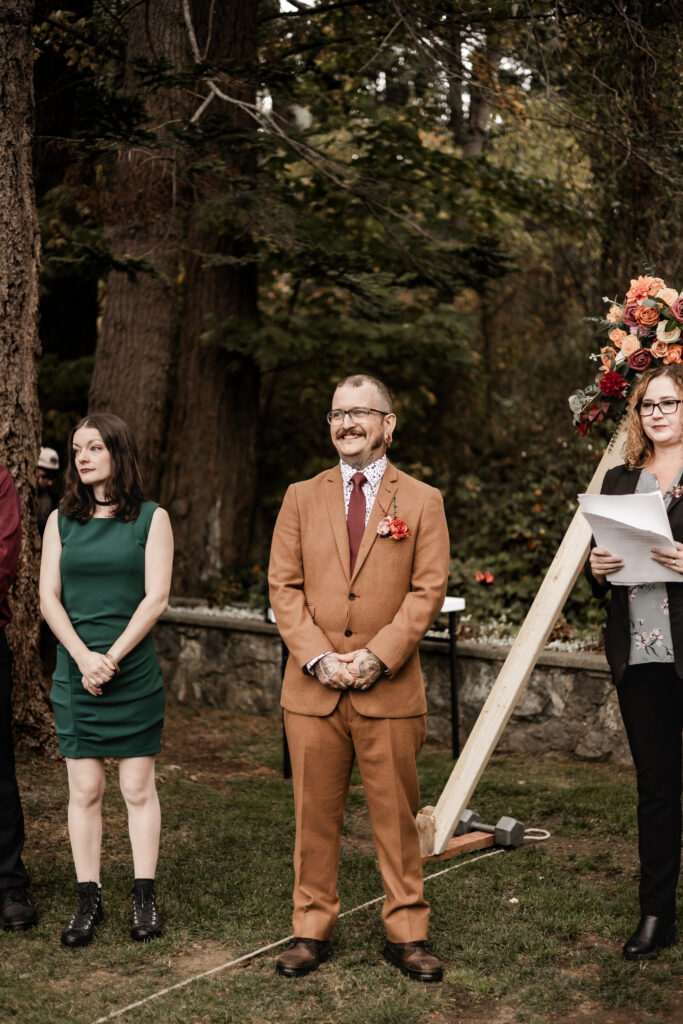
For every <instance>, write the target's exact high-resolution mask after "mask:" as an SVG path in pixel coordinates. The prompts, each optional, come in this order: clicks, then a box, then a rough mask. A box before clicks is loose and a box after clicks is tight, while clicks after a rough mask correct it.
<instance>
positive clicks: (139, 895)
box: [130, 878, 161, 942]
mask: <svg viewBox="0 0 683 1024" xmlns="http://www.w3.org/2000/svg"><path fill="white" fill-rule="evenodd" d="M131 893H132V896H133V924H132V927H131V929H130V936H131V938H132V939H135V941H136V942H147V940H148V939H156V938H157V937H158V936H159V935H161V914H160V913H159V907H158V906H157V898H156V893H155V892H154V879H153V878H136V879H135V882H134V883H133V888H132V890H131Z"/></svg>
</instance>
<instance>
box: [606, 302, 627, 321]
mask: <svg viewBox="0 0 683 1024" xmlns="http://www.w3.org/2000/svg"><path fill="white" fill-rule="evenodd" d="M623 312H624V310H623V307H622V306H617V304H616V302H614V303H612V305H611V306H610V308H609V313H608V314H607V316H606V317H605V320H609V322H610V323H611V324H618V323H619V321H620V320H621V314H622V313H623Z"/></svg>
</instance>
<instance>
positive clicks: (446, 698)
mask: <svg viewBox="0 0 683 1024" xmlns="http://www.w3.org/2000/svg"><path fill="white" fill-rule="evenodd" d="M155 641H156V645H157V650H158V653H159V658H160V661H161V665H162V670H163V673H164V678H165V680H166V686H167V691H168V693H169V695H171V696H172V697H173V698H175V699H176V700H178V701H180V702H182V703H186V702H194V703H197V704H206V705H208V706H210V707H216V708H235V709H236V710H239V711H246V712H249V713H251V714H260V715H279V714H280V706H279V695H280V683H281V678H282V647H281V643H280V638H279V636H278V633H277V629H276V627H275V626H274V625H272V624H271V623H268V622H263V621H261V620H259V619H257V618H254V619H246V618H241V619H238V618H234V617H231V616H229V615H220V614H216V613H215V612H213V611H207V610H202V609H200V608H191V609H186V608H169V610H168V611H167V612H166V613H165V614H164V616H163V617H162V619H161V620H160V622H159V623H158V624H157V625H156V627H155ZM508 650H509V648H508V647H504V646H498V645H494V644H477V643H473V642H461V643H459V644H458V646H457V651H458V687H459V707H460V740H461V744H462V743H464V742H465V740H466V738H467V735H468V733H469V730H470V729H471V727H472V725H473V723H474V722H475V720H476V717H477V715H478V714H479V711H480V710H481V707H482V705H483V703H484V701H485V700H486V697H487V695H488V693H489V691H490V689H491V687H492V685H493V683H494V682H495V679H496V677H497V675H498V672H499V670H500V667H501V665H502V663H503V661H504V660H505V658H506V656H507V653H508ZM421 660H422V667H423V672H424V677H425V683H426V687H427V703H428V706H429V727H428V736H429V738H430V739H433V740H437V741H438V742H441V743H445V744H450V742H451V696H450V675H449V645H448V643H447V642H446V641H441V640H431V639H430V640H425V641H424V643H423V644H422V646H421ZM497 749H498V750H499V751H525V752H531V751H533V752H537V753H538V754H539V755H545V754H553V753H557V754H563V755H567V754H571V755H575V756H576V757H580V758H584V759H592V760H611V761H615V762H617V763H620V764H621V763H623V764H628V763H630V755H629V752H628V747H627V744H626V737H625V735H624V729H623V726H622V724H621V718H620V715H619V707H618V704H617V700H616V694H615V692H614V688H613V686H612V684H611V682H610V676H609V672H608V669H607V662H606V661H605V659H604V658H603V657H602V656H601V655H596V654H583V653H568V652H564V651H545V652H544V653H543V655H542V656H541V658H540V659H539V662H538V664H537V666H536V668H535V669H534V671H533V673H532V676H531V680H530V682H529V685H528V686H527V688H526V690H525V691H524V693H523V695H522V697H521V700H520V702H519V704H518V705H517V708H516V709H515V711H514V712H513V715H512V718H511V719H510V722H509V724H508V726H507V728H506V729H505V732H504V733H503V735H502V737H501V739H500V742H499V744H498V748H497Z"/></svg>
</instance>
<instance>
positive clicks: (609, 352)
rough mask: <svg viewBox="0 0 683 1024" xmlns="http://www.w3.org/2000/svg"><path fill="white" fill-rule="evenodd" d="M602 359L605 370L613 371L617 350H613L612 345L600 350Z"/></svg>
mask: <svg viewBox="0 0 683 1024" xmlns="http://www.w3.org/2000/svg"><path fill="white" fill-rule="evenodd" d="M600 358H601V359H602V365H603V366H604V367H605V369H606V370H611V369H612V363H613V362H614V360H615V359H616V358H617V350H616V349H614V348H612V347H611V345H605V347H604V348H601V349H600Z"/></svg>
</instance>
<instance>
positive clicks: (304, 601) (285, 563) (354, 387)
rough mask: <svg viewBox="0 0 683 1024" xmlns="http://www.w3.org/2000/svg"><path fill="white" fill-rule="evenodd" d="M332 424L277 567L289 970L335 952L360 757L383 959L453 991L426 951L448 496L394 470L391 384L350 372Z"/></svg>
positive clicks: (278, 536) (287, 507) (284, 531)
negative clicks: (428, 663)
mask: <svg viewBox="0 0 683 1024" xmlns="http://www.w3.org/2000/svg"><path fill="white" fill-rule="evenodd" d="M327 419H328V422H329V424H330V434H331V438H332V443H333V445H334V447H335V448H336V449H337V451H338V453H339V456H340V463H339V464H338V465H336V466H335V467H334V469H330V470H327V471H326V472H324V473H321V474H320V475H319V476H316V477H314V478H313V479H312V480H304V481H302V482H300V483H296V484H293V485H292V486H291V487H290V488H289V489H288V491H287V493H286V495H285V498H284V501H283V503H282V508H281V510H280V514H279V516H278V519H277V523H276V525H275V532H274V534H273V544H272V551H271V559H270V569H269V582H270V600H271V604H272V606H273V610H274V612H275V618H276V620H277V624H278V627H279V630H280V634H281V636H282V638H283V640H284V642H285V644H286V645H287V647H288V649H289V652H290V657H289V660H288V662H287V668H286V671H285V677H284V683H283V687H282V706H283V708H284V716H285V726H286V730H287V739H288V741H289V749H290V753H291V758H292V774H293V782H294V807H295V814H296V843H295V848H294V869H295V883H294V915H293V929H294V935H295V938H294V940H293V942H292V943H291V945H290V946H289V947H288V948H287V949H286V950H285V952H284V953H283V954H282V955H281V956H280V958H279V959H278V961H277V970H278V972H279V973H280V974H284V975H286V976H287V977H296V976H300V975H303V974H308V973H309V972H310V971H314V970H316V968H318V967H319V966H320V964H321V963H322V962H323V961H325V960H327V959H328V958H329V957H330V956H331V955H332V946H331V944H330V941H329V939H330V936H331V934H332V930H333V928H334V925H335V922H336V920H337V917H338V915H339V897H338V895H337V891H336V883H337V872H338V867H339V852H340V846H341V833H342V825H343V819H344V808H345V806H346V801H347V797H348V792H349V781H350V775H351V768H352V766H353V760H354V756H355V757H356V758H357V759H358V766H359V769H360V773H361V778H362V781H363V790H364V792H365V798H366V800H367V803H368V808H369V811H370V817H371V821H372V830H373V835H374V840H375V848H376V850H377V857H378V861H379V866H380V870H381V872H382V881H383V884H384V891H385V894H386V899H385V902H384V909H383V911H382V918H383V921H384V926H385V929H386V933H387V943H386V946H385V949H384V956H385V958H386V959H387V960H388V961H389V962H390V963H391V964H393V965H394V966H396V967H398V968H400V970H402V971H403V973H404V974H406V975H408V977H411V978H414V979H416V980H419V981H440V980H441V978H442V975H443V971H442V967H441V964H440V962H439V960H438V959H437V958H436V957H435V956H433V955H432V954H431V953H429V952H428V951H427V949H426V947H425V940H426V938H427V923H428V919H429V907H428V905H427V903H426V902H425V900H424V897H423V891H422V865H421V860H420V844H419V840H418V834H417V827H416V823H415V815H416V813H417V810H418V807H419V788H418V780H417V771H416V766H415V759H416V756H417V754H418V752H419V750H420V747H421V746H422V744H423V742H424V739H425V727H426V725H425V723H426V710H427V706H426V701H425V690H424V683H423V680H422V673H421V671H420V662H419V657H418V644H419V643H420V640H421V639H422V637H423V636H424V634H425V632H426V630H427V629H428V628H429V626H430V625H431V624H432V622H433V621H434V619H435V618H436V616H437V615H438V613H439V609H440V608H441V605H442V603H443V597H444V594H445V592H446V580H447V576H448V561H449V546H448V531H447V527H446V519H445V516H444V509H443V501H442V499H441V495H440V493H439V492H438V491H437V490H436V489H435V488H433V487H429V486H428V485H427V484H424V483H421V482H420V481H418V480H415V479H413V478H412V477H410V476H407V475H406V474H405V473H401V472H400V471H399V470H397V469H395V468H394V466H392V465H391V463H390V462H388V460H387V458H386V454H385V452H386V449H387V447H388V446H389V444H390V443H391V437H392V433H393V430H394V427H395V425H396V416H395V415H394V413H393V411H392V401H391V395H390V393H389V391H388V389H387V388H386V386H385V385H384V384H382V382H381V381H378V380H376V379H375V378H373V377H368V376H365V375H360V376H353V377H347V378H346V379H345V380H343V381H342V382H341V383H340V384H339V386H338V387H337V390H336V391H335V393H334V397H333V399H332V408H331V410H330V412H329V413H328V414H327Z"/></svg>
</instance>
